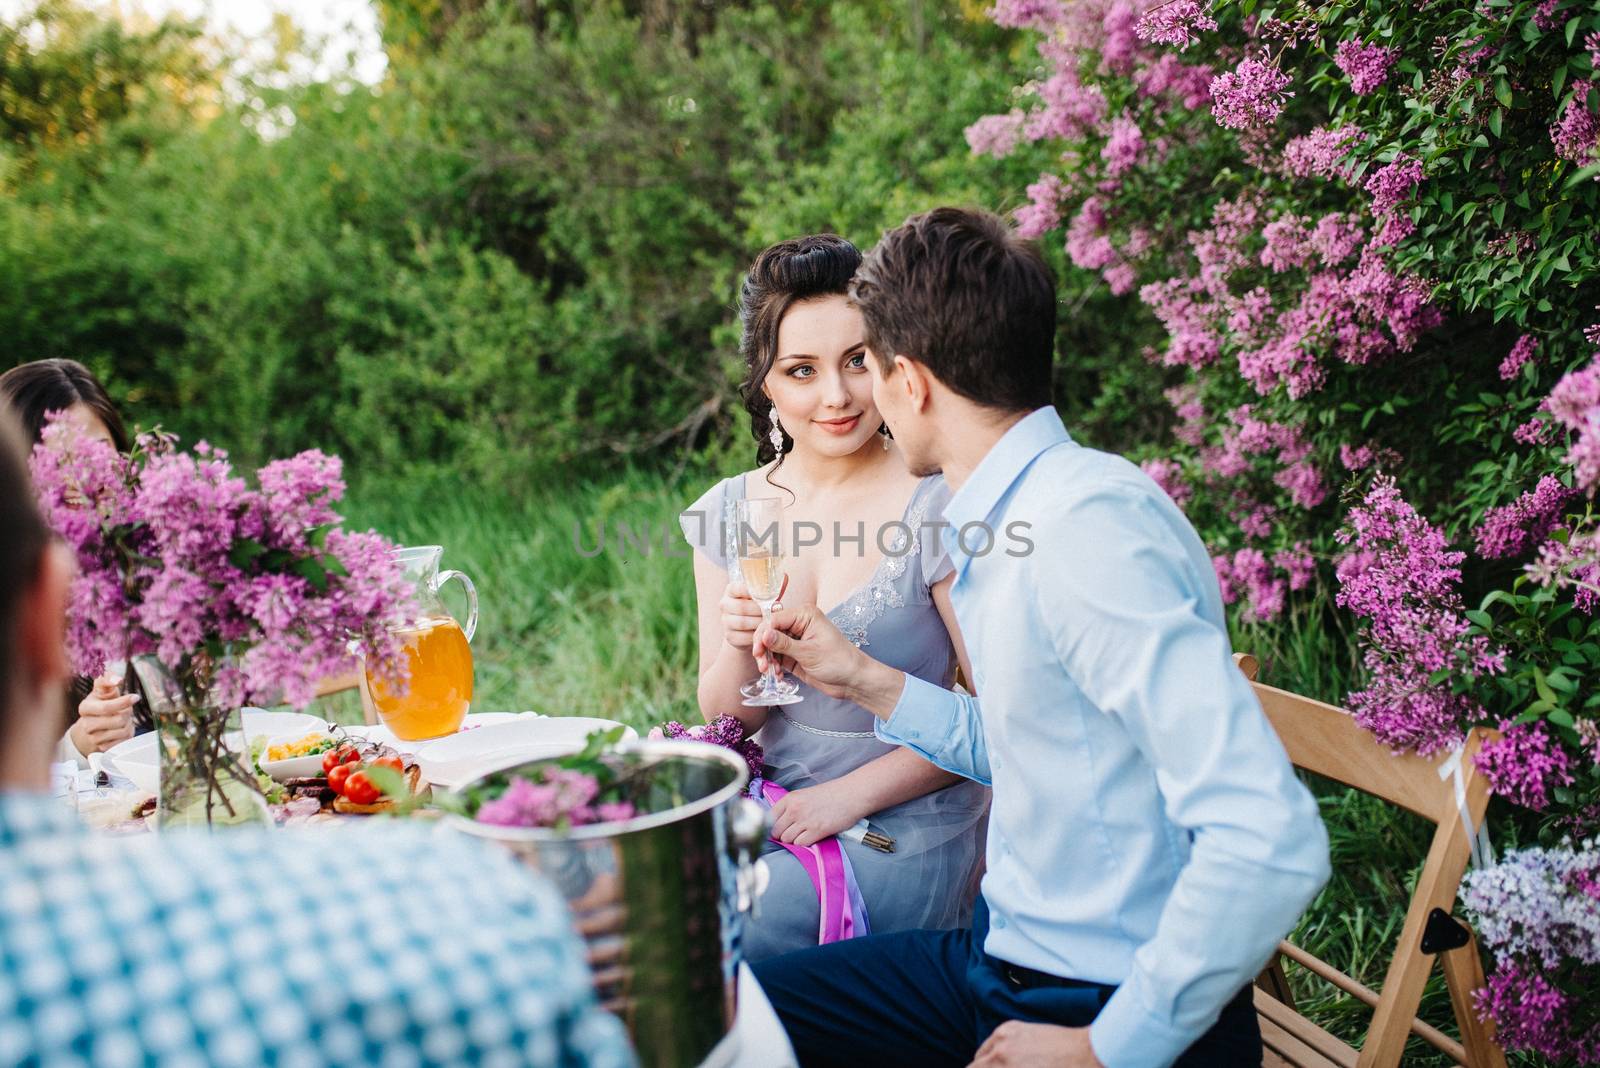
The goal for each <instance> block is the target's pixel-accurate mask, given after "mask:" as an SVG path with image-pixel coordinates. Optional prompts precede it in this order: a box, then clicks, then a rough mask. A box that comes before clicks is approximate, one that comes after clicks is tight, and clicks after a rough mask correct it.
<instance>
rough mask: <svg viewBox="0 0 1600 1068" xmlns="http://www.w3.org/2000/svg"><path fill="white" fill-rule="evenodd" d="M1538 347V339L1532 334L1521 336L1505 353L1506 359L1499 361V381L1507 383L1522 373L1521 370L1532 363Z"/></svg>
mask: <svg viewBox="0 0 1600 1068" xmlns="http://www.w3.org/2000/svg"><path fill="white" fill-rule="evenodd" d="M1538 347H1539V342H1538V339H1536V338H1535V337H1534V336H1533V335H1532V334H1523V335H1522V336H1521V337H1519V338H1517V340H1516V343H1515V344H1513V345H1512V346H1511V351H1510V352H1508V353H1506V358H1505V359H1504V360H1502V361H1500V379H1501V381H1504V382H1509V381H1511V380H1512V379H1513V378H1516V377H1517V375H1518V374H1520V373H1521V372H1522V369H1523V368H1524V367H1526V366H1527V365H1528V364H1529V363H1531V362H1532V361H1533V353H1534V350H1535V349H1537V348H1538Z"/></svg>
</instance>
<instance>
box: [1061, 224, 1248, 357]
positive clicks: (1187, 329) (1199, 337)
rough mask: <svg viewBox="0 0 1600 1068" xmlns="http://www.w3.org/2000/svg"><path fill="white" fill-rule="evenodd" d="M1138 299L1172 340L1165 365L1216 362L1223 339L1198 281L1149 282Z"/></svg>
mask: <svg viewBox="0 0 1600 1068" xmlns="http://www.w3.org/2000/svg"><path fill="white" fill-rule="evenodd" d="M1068 251H1069V253H1070V251H1071V249H1070V247H1069V249H1068ZM1139 299H1140V300H1141V301H1143V302H1144V304H1145V305H1146V306H1148V307H1149V308H1150V310H1151V311H1153V312H1154V313H1155V316H1156V318H1157V319H1160V320H1161V324H1162V325H1163V326H1164V327H1166V330H1167V334H1168V337H1169V340H1168V342H1167V347H1166V350H1165V351H1164V352H1163V353H1162V362H1163V363H1165V364H1167V365H1168V366H1172V367H1195V368H1200V367H1206V366H1208V365H1210V364H1212V363H1215V362H1216V359H1217V355H1218V353H1219V352H1220V351H1221V340H1220V339H1219V338H1218V337H1217V334H1216V331H1215V330H1213V329H1212V328H1211V325H1210V319H1211V312H1212V306H1211V304H1210V303H1209V301H1207V299H1206V294H1205V291H1204V287H1203V286H1202V285H1201V283H1200V281H1199V279H1195V278H1181V277H1179V278H1169V279H1166V280H1165V281H1162V282H1150V283H1148V284H1146V285H1144V286H1142V287H1141V288H1140V290H1139Z"/></svg>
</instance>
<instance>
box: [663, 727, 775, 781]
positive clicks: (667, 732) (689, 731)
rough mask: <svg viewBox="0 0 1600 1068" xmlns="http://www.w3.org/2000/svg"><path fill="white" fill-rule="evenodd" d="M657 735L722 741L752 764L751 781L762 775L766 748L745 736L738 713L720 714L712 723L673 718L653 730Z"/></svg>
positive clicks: (691, 739)
mask: <svg viewBox="0 0 1600 1068" xmlns="http://www.w3.org/2000/svg"><path fill="white" fill-rule="evenodd" d="M658 736H659V737H662V738H674V739H682V740H687V741H692V742H708V743H710V744H711V745H720V746H721V747H722V748H724V749H731V750H732V751H733V752H734V753H736V754H738V755H739V756H741V757H743V758H744V762H745V764H746V765H747V766H748V767H749V768H750V778H751V780H752V781H754V780H756V779H759V778H760V777H761V766H762V763H763V762H764V761H765V760H766V752H765V751H764V750H763V749H762V748H761V743H760V742H758V741H756V740H755V739H754V738H746V737H745V726H744V724H743V723H741V722H740V721H739V719H738V717H737V716H729V715H721V716H718V717H717V718H716V719H714V720H712V721H711V722H710V723H701V724H698V725H696V726H693V727H686V726H684V725H683V724H682V723H679V722H678V721H677V720H673V721H671V722H670V723H665V724H663V725H662V726H661V727H660V728H658V729H657V730H652V731H651V732H650V737H652V738H655V737H658Z"/></svg>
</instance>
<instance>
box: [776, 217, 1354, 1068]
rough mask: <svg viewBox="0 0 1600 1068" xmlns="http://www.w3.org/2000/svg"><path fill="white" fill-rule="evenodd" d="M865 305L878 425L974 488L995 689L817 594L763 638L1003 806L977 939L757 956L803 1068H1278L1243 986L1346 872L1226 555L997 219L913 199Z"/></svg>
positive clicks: (972, 542) (971, 532) (960, 563)
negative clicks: (1123, 433)
mask: <svg viewBox="0 0 1600 1068" xmlns="http://www.w3.org/2000/svg"><path fill="white" fill-rule="evenodd" d="M852 296H853V299H854V300H855V302H856V303H857V305H858V306H859V307H860V308H861V311H862V314H863V317H864V319H865V322H866V334H867V344H868V348H869V349H870V350H871V351H872V354H873V357H874V358H873V359H872V360H869V361H868V362H869V364H871V365H872V366H873V375H874V386H873V396H874V400H875V401H876V403H877V406H878V408H879V411H880V413H881V415H882V416H883V418H884V420H885V421H886V422H887V423H888V424H889V427H890V429H891V430H892V431H893V433H894V438H895V441H896V442H897V444H899V446H900V448H901V449H902V451H903V452H904V453H905V455H906V458H907V460H908V462H909V463H910V464H911V467H912V470H913V472H915V473H917V474H927V473H932V472H935V471H943V472H944V475H945V477H946V479H947V480H948V481H949V483H950V485H951V487H952V488H953V489H954V490H955V494H954V496H953V497H952V498H951V500H950V503H949V505H948V507H947V509H946V512H945V516H944V520H945V525H944V527H943V530H944V539H945V545H946V547H947V549H948V551H949V553H950V556H951V561H952V563H953V565H954V567H955V571H956V575H957V577H956V581H955V585H954V587H953V588H952V592H951V596H952V600H953V602H954V605H955V608H956V614H957V617H958V619H959V621H960V625H961V636H962V639H963V640H964V641H965V644H966V646H967V651H968V652H969V654H970V660H971V663H972V664H973V673H974V678H973V679H972V680H971V682H972V684H973V686H974V689H975V690H976V693H977V695H978V696H977V697H968V696H964V695H959V694H956V693H952V692H950V691H947V690H943V689H940V688H938V687H936V686H934V685H932V684H929V683H926V682H923V681H921V680H918V679H915V678H910V677H908V676H906V675H904V674H903V673H901V672H898V671H895V670H892V669H890V668H887V667H885V666H884V665H882V664H879V663H877V662H876V661H873V660H871V659H870V658H869V657H867V656H866V654H865V653H863V652H862V651H861V650H859V649H857V648H856V647H855V646H853V645H851V644H850V643H849V642H848V641H846V640H845V639H844V638H843V636H842V635H840V634H839V632H838V631H837V630H836V629H835V628H834V627H833V626H832V624H831V623H830V622H829V621H828V619H827V617H826V616H825V615H824V614H822V613H821V612H819V611H817V610H816V609H815V607H814V606H805V607H800V608H793V609H786V610H784V611H782V612H780V613H779V614H778V615H777V616H776V617H775V619H774V621H773V627H772V628H763V630H762V631H761V632H760V634H759V635H758V639H757V642H758V648H763V647H764V648H769V649H771V650H772V652H773V653H774V654H776V655H777V656H779V657H780V658H781V659H782V662H783V663H784V664H785V665H786V666H788V667H789V668H790V669H791V670H793V671H794V672H795V673H796V674H798V675H799V676H800V677H801V678H802V679H804V680H805V681H807V682H808V683H810V684H811V685H813V686H815V687H817V688H818V689H820V690H822V691H823V692H825V693H830V694H836V695H839V696H841V697H844V698H846V699H848V700H852V701H855V702H857V703H859V704H861V705H863V706H864V707H866V708H869V709H871V710H872V711H873V712H874V714H876V715H877V716H878V717H880V721H879V724H878V731H879V734H880V735H881V736H882V737H883V738H885V739H888V740H890V741H894V742H898V743H901V744H903V745H906V746H908V747H910V748H911V749H914V750H916V751H917V752H919V753H921V754H923V755H924V756H926V757H927V758H928V759H929V760H931V761H933V762H934V763H936V764H938V765H939V766H941V767H944V768H946V769H948V770H950V771H954V772H957V773H959V774H962V775H965V776H968V777H970V778H973V779H977V780H979V781H981V782H985V783H990V784H991V785H992V786H993V788H994V803H993V809H992V813H991V820H990V827H989V840H988V871H987V874H986V875H985V877H984V880H983V900H982V901H981V902H980V904H979V908H978V914H977V918H976V919H975V921H974V928H973V930H972V931H970V932H968V931H960V932H932V931H913V932H900V933H896V934H890V935H883V936H876V937H870V938H863V939H857V940H853V941H847V942H840V943H834V944H831V945H828V946H822V947H818V948H817V949H812V950H805V951H802V952H800V953H796V954H791V955H789V956H787V957H781V958H777V959H775V960H773V961H770V962H768V963H766V964H765V965H763V966H760V967H758V968H757V969H756V971H757V975H758V978H759V979H760V980H761V982H762V984H763V986H764V987H766V989H767V991H768V993H769V995H770V996H771V997H772V1001H773V1004H774V1005H775V1006H776V1007H777V1009H778V1011H779V1014H780V1015H781V1016H782V1017H783V1018H784V1021H785V1025H786V1026H787V1027H788V1028H789V1031H790V1036H791V1038H792V1039H793V1040H794V1043H795V1047H796V1050H797V1052H798V1053H799V1055H800V1058H801V1061H802V1063H804V1064H808V1065H809V1064H830V1063H831V1064H851V1063H867V1062H874V1061H875V1062H877V1063H880V1064H889V1063H915V1064H919V1065H921V1064H941V1063H948V1064H966V1063H968V1062H969V1061H975V1062H976V1063H979V1064H1030V1063H1038V1064H1050V1065H1084V1066H1092V1065H1105V1066H1106V1068H1145V1066H1163V1065H1169V1064H1174V1063H1177V1064H1181V1065H1183V1066H1185V1068H1190V1066H1196V1065H1218V1066H1223V1065H1226V1066H1228V1068H1236V1066H1240V1065H1246V1064H1251V1065H1257V1064H1260V1063H1261V1046H1260V1035H1259V1031H1258V1029H1257V1025H1256V1020H1255V1013H1254V1010H1253V1008H1252V1006H1251V1002H1250V995H1249V984H1250V982H1251V980H1252V979H1253V978H1254V976H1255V975H1256V974H1257V972H1259V970H1260V969H1261V968H1262V966H1263V965H1264V964H1265V963H1266V962H1267V960H1268V958H1269V956H1270V955H1271V953H1272V951H1273V949H1274V947H1275V946H1276V945H1277V942H1278V940H1279V938H1281V937H1282V936H1283V935H1284V934H1285V933H1287V932H1288V930H1289V929H1290V928H1291V927H1292V926H1293V925H1294V923H1295V921H1296V919H1297V918H1298V917H1299V916H1300V914H1301V912H1302V911H1303V910H1304V908H1305V907H1306V905H1307V904H1308V903H1309V902H1310V901H1311V899H1312V897H1313V896H1314V895H1315V894H1316V892H1317V890H1318V889H1319V888H1320V887H1321V886H1322V884H1323V882H1324V881H1325V880H1326V879H1327V875H1328V844H1327V836H1326V833H1325V832H1324V830H1323V827H1322V823H1321V821H1320V820H1319V818H1318V816H1317V811H1316V805H1315V803H1314V801H1313V800H1312V798H1311V797H1310V795H1309V793H1308V792H1307V791H1306V789H1305V787H1304V786H1303V785H1302V784H1301V783H1300V782H1299V780H1298V779H1297V778H1296V777H1295V775H1294V772H1293V770H1292V768H1291V767H1290V765H1289V761H1288V759H1287V757H1286V756H1285V754H1284V751H1283V747H1282V745H1281V744H1280V743H1279V741H1278V739H1277V737H1276V736H1275V735H1274V733H1273V731H1272V728H1271V726H1270V725H1269V724H1268V722H1267V720H1266V717H1265V715H1264V714H1263V713H1262V711H1261V708H1260V706H1259V704H1258V703H1257V702H1256V700H1255V697H1254V695H1253V694H1252V692H1251V690H1250V687H1249V685H1248V683H1247V682H1246V681H1245V679H1244V677H1243V676H1242V675H1241V674H1240V673H1239V671H1238V670H1237V669H1236V668H1235V667H1234V665H1233V662H1232V658H1231V655H1230V654H1231V650H1230V648H1229V644H1228V635H1227V627H1226V622H1225V619H1224V616H1223V607H1222V600H1221V596H1220V593H1219V590H1218V585H1217V580H1216V576H1215V573H1214V572H1213V570H1212V567H1211V561H1210V557H1209V555H1208V554H1207V552H1206V549H1205V546H1204V545H1203V544H1202V543H1201V541H1200V539H1199V538H1198V537H1197V536H1196V534H1195V533H1194V530H1193V529H1192V528H1191V527H1190V525H1189V523H1188V521H1187V520H1186V519H1185V518H1184V516H1183V514H1182V513H1181V512H1180V511H1179V510H1178V508H1177V507H1176V506H1175V505H1174V504H1173V502H1172V501H1171V499H1170V498H1168V497H1167V496H1166V494H1164V493H1163V492H1162V491H1161V490H1160V488H1159V487H1157V486H1156V485H1155V483H1154V482H1152V481H1151V480H1150V479H1149V478H1148V477H1146V476H1145V475H1144V473H1143V472H1141V471H1140V470H1139V469H1138V468H1137V467H1136V466H1134V465H1133V464H1131V463H1129V462H1127V461H1126V460H1123V459H1121V458H1119V457H1115V456H1111V455H1107V454H1105V453H1100V452H1096V451H1094V450H1092V449H1088V448H1084V447H1082V446H1080V445H1078V444H1076V443H1075V442H1073V441H1072V439H1071V437H1070V436H1069V435H1068V433H1067V431H1066V429H1065V428H1064V427H1063V426H1062V423H1061V419H1060V418H1059V416H1057V414H1056V412H1055V410H1054V409H1053V408H1052V407H1050V406H1049V402H1050V369H1051V359H1052V352H1053V348H1054V331H1055V297H1054V285H1053V282H1052V280H1051V279H1050V276H1049V272H1048V270H1047V269H1046V268H1045V266H1044V264H1043V263H1042V262H1041V261H1040V260H1039V259H1038V257H1037V254H1036V253H1034V252H1033V251H1032V250H1031V249H1030V248H1029V247H1027V246H1026V245H1024V244H1023V243H1021V242H1020V241H1018V240H1017V239H1016V238H1015V236H1014V235H1012V234H1011V233H1010V232H1009V231H1008V229H1007V228H1006V226H1005V224H1004V223H1003V222H1001V221H1000V220H999V219H997V218H996V217H994V216H992V215H987V214H983V213H977V212H966V211H958V210H955V209H947V208H946V209H939V210H937V211H933V212H929V213H927V214H924V215H920V216H914V217H913V218H911V219H909V220H907V222H906V223H905V224H904V225H903V226H901V227H899V228H898V229H896V230H893V231H890V232H889V233H888V234H886V235H885V236H884V238H883V241H882V242H881V243H880V244H879V245H878V247H877V248H875V249H874V250H873V251H872V253H870V254H869V255H868V257H867V259H866V261H865V262H864V263H863V264H862V267H861V269H860V271H859V272H858V274H857V276H856V281H855V283H854V287H853V292H852Z"/></svg>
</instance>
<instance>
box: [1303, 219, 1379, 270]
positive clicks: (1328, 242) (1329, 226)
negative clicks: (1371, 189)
mask: <svg viewBox="0 0 1600 1068" xmlns="http://www.w3.org/2000/svg"><path fill="white" fill-rule="evenodd" d="M1365 237H1366V235H1365V233H1364V231H1363V230H1362V228H1361V226H1360V224H1359V223H1358V222H1357V221H1356V219H1355V217H1354V216H1351V215H1341V214H1340V213H1338V212H1330V213H1329V214H1327V215H1324V216H1323V217H1322V218H1320V219H1318V220H1317V225H1316V226H1315V227H1313V228H1312V231H1311V236H1310V237H1309V238H1308V239H1307V243H1308V244H1309V245H1310V246H1311V249H1312V251H1313V252H1315V253H1316V254H1317V255H1318V256H1319V257H1320V258H1321V260H1322V265H1323V266H1324V267H1337V266H1339V265H1340V264H1341V263H1343V262H1344V261H1345V260H1347V259H1349V258H1350V257H1351V256H1353V255H1355V254H1356V251H1357V250H1358V249H1359V248H1360V247H1361V242H1362V241H1363V240H1364V239H1365Z"/></svg>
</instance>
